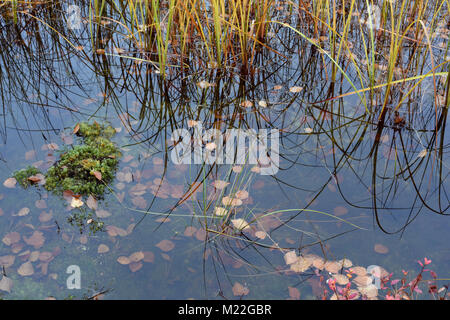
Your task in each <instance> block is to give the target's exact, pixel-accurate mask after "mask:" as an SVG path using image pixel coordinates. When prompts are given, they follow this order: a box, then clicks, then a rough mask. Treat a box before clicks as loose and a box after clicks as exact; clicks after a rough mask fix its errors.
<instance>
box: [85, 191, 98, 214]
mask: <svg viewBox="0 0 450 320" xmlns="http://www.w3.org/2000/svg"><path fill="white" fill-rule="evenodd" d="M86 205H87V206H88V207H89V208H90V209H92V210H97V199H95V198H94V197H93V196H92V195H89V197H88V198H87V200H86Z"/></svg>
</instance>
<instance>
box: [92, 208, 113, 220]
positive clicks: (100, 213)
mask: <svg viewBox="0 0 450 320" xmlns="http://www.w3.org/2000/svg"><path fill="white" fill-rule="evenodd" d="M95 215H96V216H97V217H99V218H108V217H110V216H111V213H109V212H108V211H106V210H103V209H98V210H96V211H95Z"/></svg>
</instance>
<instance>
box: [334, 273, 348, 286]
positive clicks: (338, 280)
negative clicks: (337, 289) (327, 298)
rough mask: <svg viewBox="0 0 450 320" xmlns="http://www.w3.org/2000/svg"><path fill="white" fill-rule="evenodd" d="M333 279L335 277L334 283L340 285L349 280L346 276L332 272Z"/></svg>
mask: <svg viewBox="0 0 450 320" xmlns="http://www.w3.org/2000/svg"><path fill="white" fill-rule="evenodd" d="M333 279H335V280H336V283H337V284H339V285H341V286H345V285H346V284H347V283H348V282H349V280H348V278H347V277H346V276H344V275H343V274H334V275H333Z"/></svg>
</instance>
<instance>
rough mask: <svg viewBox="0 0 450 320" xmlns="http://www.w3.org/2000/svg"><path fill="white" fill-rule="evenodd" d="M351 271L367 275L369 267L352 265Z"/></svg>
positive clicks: (358, 274) (359, 274)
mask: <svg viewBox="0 0 450 320" xmlns="http://www.w3.org/2000/svg"><path fill="white" fill-rule="evenodd" d="M350 271H351V272H352V273H353V274H356V275H357V276H365V275H366V274H367V269H366V268H364V267H360V266H356V267H351V268H350Z"/></svg>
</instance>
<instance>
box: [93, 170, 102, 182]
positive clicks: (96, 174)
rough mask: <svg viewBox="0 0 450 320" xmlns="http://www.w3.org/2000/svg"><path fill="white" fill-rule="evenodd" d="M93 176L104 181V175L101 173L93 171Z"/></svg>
mask: <svg viewBox="0 0 450 320" xmlns="http://www.w3.org/2000/svg"><path fill="white" fill-rule="evenodd" d="M91 174H93V175H94V176H95V177H96V178H97V179H98V180H102V174H101V173H100V172H99V171H92V172H91Z"/></svg>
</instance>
